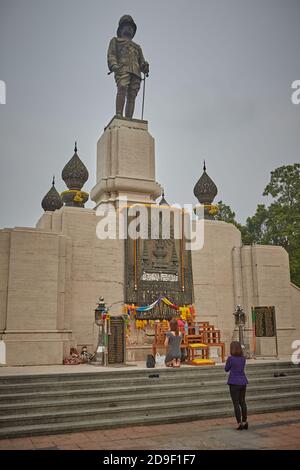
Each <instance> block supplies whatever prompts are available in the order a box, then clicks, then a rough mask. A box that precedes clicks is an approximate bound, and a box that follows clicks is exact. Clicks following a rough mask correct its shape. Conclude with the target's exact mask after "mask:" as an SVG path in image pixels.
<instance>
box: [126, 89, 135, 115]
mask: <svg viewBox="0 0 300 470" xmlns="http://www.w3.org/2000/svg"><path fill="white" fill-rule="evenodd" d="M135 97H136V95H135V94H132V93H129V94H128V95H127V101H126V108H125V116H126V117H127V118H129V119H131V118H132V116H133V112H134V105H135Z"/></svg>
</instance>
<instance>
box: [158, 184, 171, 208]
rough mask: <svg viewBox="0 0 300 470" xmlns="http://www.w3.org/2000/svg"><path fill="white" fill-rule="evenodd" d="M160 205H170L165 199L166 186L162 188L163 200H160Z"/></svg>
mask: <svg viewBox="0 0 300 470" xmlns="http://www.w3.org/2000/svg"><path fill="white" fill-rule="evenodd" d="M159 205H160V206H168V205H169V204H168V203H167V201H166V200H165V190H164V188H162V193H161V200H160V203H159Z"/></svg>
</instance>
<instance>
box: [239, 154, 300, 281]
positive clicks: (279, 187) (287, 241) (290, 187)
mask: <svg viewBox="0 0 300 470" xmlns="http://www.w3.org/2000/svg"><path fill="white" fill-rule="evenodd" d="M263 195H264V196H272V197H273V199H274V201H273V202H272V203H271V204H270V206H269V207H265V205H264V204H259V205H258V207H257V209H256V213H255V215H254V216H253V217H248V219H247V222H246V227H245V234H246V235H245V236H244V239H243V241H244V243H245V242H246V241H248V243H258V244H263V245H280V246H283V247H284V248H285V249H286V251H287V252H288V254H289V257H290V271H291V279H292V282H294V283H295V284H297V285H299V286H300V164H299V163H295V164H294V165H286V166H281V167H279V168H276V170H274V171H272V172H271V180H270V183H269V184H268V185H267V186H266V188H265V190H264V192H263Z"/></svg>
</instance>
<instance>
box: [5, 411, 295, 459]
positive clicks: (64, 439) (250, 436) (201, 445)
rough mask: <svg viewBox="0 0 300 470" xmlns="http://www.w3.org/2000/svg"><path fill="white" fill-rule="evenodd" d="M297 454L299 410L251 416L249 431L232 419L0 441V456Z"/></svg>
mask: <svg viewBox="0 0 300 470" xmlns="http://www.w3.org/2000/svg"><path fill="white" fill-rule="evenodd" d="M4 449H6V450H23V449H47V450H50V449H53V450H57V449H61V450H85V449H86V450H91V449H96V450H98V449H99V450H125V449H130V450H138V449H142V450H167V449H171V450H185V449H193V450H198V449H199V450H205V449H221V450H222V449H224V450H226V449H291V450H292V449H293V450H299V449H300V410H298V411H285V412H276V413H267V414H260V415H253V416H250V417H249V430H248V431H245V430H243V431H237V430H236V429H235V423H234V420H233V419H232V418H222V419H213V420H201V421H193V422H189V423H176V424H162V425H155V426H134V427H127V428H118V429H110V430H104V431H102V430H99V431H87V432H76V433H72V434H59V435H50V436H37V437H25V438H18V439H4V440H0V450H4Z"/></svg>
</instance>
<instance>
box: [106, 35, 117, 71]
mask: <svg viewBox="0 0 300 470" xmlns="http://www.w3.org/2000/svg"><path fill="white" fill-rule="evenodd" d="M107 65H108V68H109V70H110V71H111V72H113V71H114V70H115V69H117V68H118V67H119V65H118V57H117V44H116V39H115V38H112V40H111V41H110V43H109V46H108V51H107Z"/></svg>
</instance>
